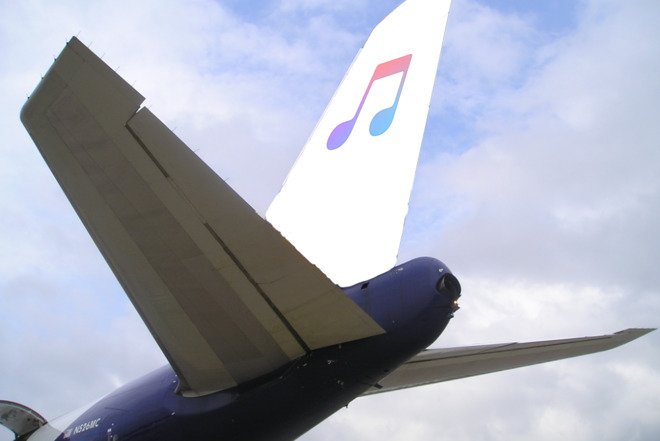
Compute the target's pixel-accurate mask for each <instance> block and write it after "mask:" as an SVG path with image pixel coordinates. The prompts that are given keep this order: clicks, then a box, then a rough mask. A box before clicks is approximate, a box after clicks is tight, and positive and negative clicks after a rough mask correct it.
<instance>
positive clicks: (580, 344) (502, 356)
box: [364, 329, 653, 395]
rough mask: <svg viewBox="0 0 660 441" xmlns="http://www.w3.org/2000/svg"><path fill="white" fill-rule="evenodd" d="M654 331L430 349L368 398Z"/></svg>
mask: <svg viewBox="0 0 660 441" xmlns="http://www.w3.org/2000/svg"><path fill="white" fill-rule="evenodd" d="M651 331H653V329H626V330H625V331H620V332H616V333H614V334H608V335H602V336H597V337H583V338H571V339H564V340H548V341H539V342H532V343H502V344H493V345H485V346H467V347H459V348H448V349H431V350H426V351H422V352H420V353H419V354H417V355H416V356H415V357H413V358H412V359H410V360H409V361H407V362H406V363H405V364H403V365H402V366H400V367H399V368H398V369H397V370H395V371H394V372H392V373H391V374H390V375H388V376H387V377H385V378H384V379H383V380H382V381H380V382H379V385H380V386H382V387H381V388H371V389H369V390H368V391H367V392H366V393H365V394H364V395H370V394H376V393H381V392H390V391H393V390H399V389H406V388H409V387H415V386H422V385H424V384H432V383H439V382H442V381H448V380H455V379H458V378H465V377H472V376H475V375H481V374H487V373H490V372H499V371H503V370H507V369H513V368H517V367H522V366H530V365H533V364H539V363H545V362H548V361H554V360H561V359H563V358H570V357H576V356H578V355H585V354H591V353H594V352H600V351H606V350H608V349H612V348H615V347H617V346H621V345H623V344H625V343H628V342H630V341H632V340H635V339H636V338H639V337H641V336H643V335H645V334H648V333H649V332H651Z"/></svg>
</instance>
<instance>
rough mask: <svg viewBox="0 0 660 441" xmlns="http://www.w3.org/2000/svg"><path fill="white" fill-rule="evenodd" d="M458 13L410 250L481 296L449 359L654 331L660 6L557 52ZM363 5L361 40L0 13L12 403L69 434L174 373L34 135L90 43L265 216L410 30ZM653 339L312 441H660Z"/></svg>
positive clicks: (492, 11)
mask: <svg viewBox="0 0 660 441" xmlns="http://www.w3.org/2000/svg"><path fill="white" fill-rule="evenodd" d="M393 3H396V2H393ZM454 3H455V4H454V12H453V13H452V15H450V21H449V26H448V29H447V34H446V46H445V49H444V53H443V57H442V61H441V73H440V76H439V79H438V83H437V84H436V91H435V97H434V101H433V105H432V109H431V111H432V115H431V120H430V122H429V127H428V129H427V132H428V133H427V140H426V141H425V146H424V149H425V153H423V156H422V163H421V164H420V171H419V176H418V180H417V184H416V187H415V190H414V194H413V201H412V205H411V211H410V214H409V216H408V224H407V232H406V236H405V238H404V242H403V246H402V250H401V255H402V257H414V256H416V255H420V254H430V255H434V256H437V257H439V258H441V259H442V260H444V261H445V262H446V263H447V264H448V265H449V266H450V267H451V268H452V269H454V271H456V272H457V274H458V276H459V278H460V279H461V281H462V284H463V287H464V298H463V300H462V304H463V309H462V310H460V311H459V313H458V314H457V317H456V319H455V320H454V321H453V322H452V323H451V324H450V326H449V327H448V329H447V331H446V332H445V335H443V336H442V338H441V340H440V341H438V342H437V343H436V345H437V346H444V345H462V344H476V343H480V342H486V341H489V342H496V341H507V340H528V339H545V338H555V337H570V336H577V335H586V334H597V333H601V332H611V331H616V330H618V329H619V328H623V327H628V326H657V317H658V314H659V313H660V300H659V297H660V296H658V288H657V287H658V286H659V283H658V282H660V280H658V272H657V270H656V269H655V262H656V261H658V260H659V259H658V257H659V256H658V250H659V249H660V246H659V245H660V243H658V240H659V239H658V238H659V237H660V236H659V235H658V234H657V225H659V224H660V216H659V213H658V203H657V201H658V200H659V197H660V194H659V192H660V185H659V180H660V178H658V176H660V170H658V167H659V164H660V158H658V149H657V140H658V139H660V136H658V135H660V134H659V133H658V130H660V129H658V124H657V121H658V120H660V118H659V117H660V115H659V113H660V107H659V106H658V104H657V103H658V102H660V99H659V98H660V96H659V95H660V81H659V80H658V77H657V72H658V70H659V69H658V67H660V66H658V63H659V61H658V60H660V57H658V55H659V54H660V47H659V45H660V43H659V42H660V39H659V38H658V31H657V30H656V23H657V21H658V19H659V18H660V11H658V5H657V4H656V2H653V1H630V2H625V3H621V2H614V1H605V0H603V1H596V0H592V1H588V2H583V3H582V6H581V7H579V8H578V9H577V10H578V11H579V14H580V15H579V16H578V17H577V18H576V20H575V26H572V27H565V28H563V35H549V34H546V33H544V32H543V31H542V30H539V29H537V28H535V27H534V20H539V19H540V20H542V17H541V18H539V17H533V19H531V18H529V16H528V15H507V14H502V13H501V12H499V11H498V9H497V4H494V5H491V6H489V7H485V6H483V5H479V4H475V3H473V2H470V1H463V2H461V1H459V0H455V1H454ZM287 5H289V6H290V7H291V8H292V9H291V10H290V12H289V14H291V15H287V11H286V7H285V6H287ZM335 5H336V4H335ZM342 5H343V3H342V4H341V5H339V6H342ZM365 5H366V6H363V5H358V6H357V7H356V8H357V9H356V11H358V12H356V13H355V14H354V15H355V17H353V18H351V20H354V21H350V20H348V19H346V15H342V14H346V11H345V10H344V12H342V11H341V10H337V11H335V10H333V8H332V7H330V6H327V5H326V6H324V4H321V3H318V4H316V5H315V6H314V7H313V8H311V9H310V10H306V11H305V14H306V15H305V20H300V21H295V20H298V17H300V16H299V15H296V14H297V12H296V10H297V9H296V8H298V9H299V8H300V7H302V6H301V5H300V4H299V3H296V2H290V3H285V4H283V7H282V8H281V10H279V11H276V12H275V13H273V15H272V16H271V17H270V19H272V20H273V21H272V22H267V21H266V20H264V21H266V22H265V23H259V25H255V24H254V23H251V22H249V21H246V20H244V19H243V18H241V17H240V16H239V15H237V14H236V13H233V12H230V11H229V10H228V9H227V8H225V7H223V4H222V2H218V3H215V4H213V3H211V2H206V1H202V0H197V1H194V2H187V3H186V4H177V3H176V2H171V3H165V4H164V3H163V2H142V3H139V4H135V3H126V2H94V3H83V4H79V3H77V2H73V1H69V2H58V3H53V2H20V3H19V2H13V3H10V2H5V3H2V4H1V6H0V55H1V56H2V59H3V60H5V61H6V62H3V63H0V92H1V95H2V96H3V99H2V100H1V102H0V131H1V132H2V133H3V137H4V142H3V145H2V147H0V202H1V203H2V206H3V209H4V215H3V216H2V217H0V243H1V244H2V249H3V250H4V252H3V253H0V299H1V300H2V302H3V308H2V310H1V311H2V312H0V322H1V323H3V325H2V326H0V347H2V348H3V358H2V360H3V361H2V363H0V378H2V379H3V380H2V382H1V383H0V384H2V386H3V387H2V388H1V389H2V391H3V392H2V393H3V396H0V399H14V400H17V401H20V402H23V403H25V404H26V405H29V406H34V407H35V409H36V410H38V411H40V412H43V413H44V414H45V415H46V416H47V417H54V416H56V415H57V414H59V413H62V412H64V411H67V410H69V409H70V408H74V407H76V406H78V405H80V404H84V402H85V401H87V400H89V399H92V398H95V397H96V396H98V395H100V394H102V393H105V392H107V391H109V390H111V389H112V388H113V387H115V386H116V385H117V383H119V382H124V381H127V380H128V379H130V378H133V377H137V376H138V375H139V374H140V373H142V372H146V371H148V370H149V369H150V368H153V367H157V366H158V365H159V364H160V363H163V359H162V356H161V355H160V353H159V351H158V349H157V347H156V345H155V343H154V342H153V341H152V339H151V338H150V337H149V335H148V333H147V332H146V330H145V329H144V327H143V325H142V324H141V322H140V320H139V318H138V317H137V314H136V313H135V312H134V311H133V310H132V307H131V306H130V304H129V303H128V301H127V300H126V299H125V297H124V296H123V293H122V292H121V289H120V288H119V286H118V285H117V284H116V282H115V281H114V280H113V276H112V275H111V273H110V272H109V270H108V269H107V267H106V266H105V264H104V262H103V261H102V259H101V258H100V256H99V254H98V252H97V251H96V250H95V249H94V246H93V244H92V243H91V241H90V240H89V238H88V237H87V234H86V232H85V231H84V229H83V228H82V226H81V225H80V222H79V221H78V220H77V219H76V218H75V214H73V213H72V210H71V209H70V208H69V206H68V205H67V202H66V200H65V199H64V197H63V196H62V195H61V193H60V190H59V188H58V187H57V185H56V183H55V182H54V180H53V179H52V177H50V175H49V172H48V170H47V169H46V167H44V164H43V161H42V160H41V159H40V158H39V157H38V153H37V152H36V149H35V148H34V147H33V146H32V145H31V141H30V140H29V138H28V137H27V135H26V134H25V132H24V130H23V128H22V127H21V126H20V123H19V121H18V110H19V108H20V106H21V105H22V103H23V102H24V100H25V95H26V93H29V92H30V91H31V90H32V89H33V88H34V86H35V85H36V84H37V82H38V81H39V75H41V74H42V73H43V72H45V70H46V69H47V67H48V66H49V64H50V63H51V62H52V57H53V56H54V55H56V54H57V53H58V52H59V50H61V48H62V47H63V46H64V43H65V41H66V40H67V39H68V38H69V37H70V35H72V34H75V33H77V32H80V38H81V39H82V40H83V41H84V42H86V43H91V45H92V49H93V50H95V51H97V52H98V53H99V54H104V53H105V54H106V56H105V59H106V60H108V62H109V63H110V65H111V66H113V67H119V72H120V74H122V75H123V76H125V78H126V79H127V80H128V81H129V82H131V83H133V82H134V83H135V86H136V87H137V88H138V90H140V91H141V92H142V93H143V94H144V95H145V96H146V97H147V103H148V104H149V105H151V106H152V110H153V111H154V112H155V113H156V114H157V115H158V116H160V117H161V118H162V119H163V120H165V121H166V123H167V124H169V125H170V126H171V127H176V128H177V129H176V132H177V133H178V134H179V135H180V136H182V137H183V138H184V140H185V141H186V142H188V143H189V144H190V145H191V147H193V149H199V154H200V156H202V157H203V158H204V159H205V160H207V161H208V162H209V163H211V165H212V166H213V167H214V168H215V169H216V170H217V171H219V173H220V174H221V175H222V176H223V177H226V178H229V183H230V184H232V185H233V186H235V188H237V189H238V190H239V191H240V192H241V193H242V194H243V195H245V197H246V198H247V199H248V201H250V202H251V203H252V204H253V205H255V206H256V207H257V208H258V209H260V210H261V211H262V212H263V209H264V208H265V207H266V206H267V204H268V202H269V200H270V199H271V197H272V195H274V193H275V192H276V191H277V190H278V186H279V184H280V182H281V180H282V179H283V178H284V176H285V174H286V172H287V169H288V166H289V165H290V164H291V163H292V162H293V160H294V159H295V157H296V155H297V153H298V150H299V148H300V147H301V146H302V144H303V143H304V141H305V139H306V137H307V136H308V134H309V132H310V131H311V129H312V128H313V125H314V122H315V120H316V119H317V118H318V116H319V115H320V113H321V111H322V109H323V105H324V104H325V102H326V101H327V100H328V99H329V98H330V96H331V94H332V92H333V88H334V87H335V86H336V85H337V84H338V83H339V81H340V79H341V75H342V74H343V71H344V70H345V68H346V67H348V64H349V63H350V60H351V59H352V57H353V54H354V52H355V50H357V48H358V47H359V46H360V45H361V43H362V42H363V41H364V39H365V38H366V33H368V31H369V28H370V27H371V26H373V25H375V24H376V21H377V19H376V18H374V17H373V16H372V15H370V14H375V12H373V11H376V10H381V9H382V10H383V11H384V9H386V8H389V7H390V6H393V5H389V4H387V5H385V4H383V3H381V2H371V3H365ZM342 7H343V6H342ZM298 12H299V11H298ZM335 14H336V15H335ZM358 15H360V17H362V18H359V17H358ZM364 17H368V19H367V18H364ZM294 18H295V20H294ZM378 18H380V17H378ZM275 20H277V21H275ZM342 20H344V21H342ZM361 20H363V21H364V22H365V23H366V22H367V21H369V20H371V21H369V23H368V26H366V25H365V26H362V25H363V22H362V21H361ZM356 29H360V31H359V32H357V31H356ZM462 141H467V144H465V145H464V144H462ZM53 322H55V323H54V324H53ZM655 334H657V332H656V333H653V334H651V335H648V336H646V337H644V338H643V339H641V340H639V341H637V342H634V343H632V344H630V345H628V346H626V347H623V348H619V349H617V350H616V352H610V353H604V354H601V355H595V356H590V357H585V358H581V359H575V360H569V361H565V362H560V363H553V364H549V365H544V366H539V367H533V368H528V369H523V370H518V371H512V372H508V373H501V374H495V375H492V376H484V377H481V378H474V379H468V380H462V381H457V382H452V383H446V384H441V385H436V386H432V387H428V388H421V389H419V390H415V391H407V392H397V393H393V394H390V395H383V396H376V397H372V398H365V399H360V400H357V401H356V402H354V403H352V404H351V405H350V406H349V408H348V409H345V410H342V411H340V412H339V413H338V414H337V415H336V416H334V417H333V418H331V419H330V420H329V421H327V422H325V423H323V424H322V425H320V426H319V427H318V428H316V429H314V430H313V431H312V432H310V433H309V434H307V435H305V436H304V437H303V438H302V439H306V440H310V441H311V440H322V439H330V437H332V438H333V439H335V438H338V437H339V438H345V439H364V440H369V439H383V438H387V439H411V438H412V437H419V438H428V439H436V438H437V439H457V440H460V439H480V438H486V439H507V440H509V439H547V438H550V437H552V438H557V436H561V435H562V434H565V431H566V430H568V429H571V432H570V433H569V434H568V435H567V436H568V437H570V438H576V437H580V438H581V439H585V440H591V439H594V440H595V439H599V440H609V439H622V438H624V439H625V438H630V439H649V440H650V439H654V437H655V436H657V433H658V431H660V427H658V421H660V418H659V416H660V414H659V413H658V409H660V403H659V402H658V397H659V396H660V390H659V389H660V386H659V385H660V378H658V375H657V369H656V368H655V366H657V365H658V363H659V362H660V360H659V357H660V354H659V353H658V351H657V347H658V344H659V340H658V339H659V337H658V336H656V335H655ZM7 435H8V434H7ZM338 435H340V436H338ZM0 439H3V440H4V439H9V438H8V437H5V438H2V435H0Z"/></svg>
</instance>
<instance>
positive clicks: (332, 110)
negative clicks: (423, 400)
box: [0, 0, 651, 441]
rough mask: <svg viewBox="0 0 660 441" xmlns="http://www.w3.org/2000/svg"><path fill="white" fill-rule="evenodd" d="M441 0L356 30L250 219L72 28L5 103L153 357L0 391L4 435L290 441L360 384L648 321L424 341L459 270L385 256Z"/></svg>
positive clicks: (381, 387) (401, 383)
mask: <svg viewBox="0 0 660 441" xmlns="http://www.w3.org/2000/svg"><path fill="white" fill-rule="evenodd" d="M449 3H450V2H449V1H428V0H407V1H406V2H404V3H403V4H402V5H401V6H399V7H398V8H397V9H396V10H395V11H394V12H392V13H391V14H390V15H389V16H388V17H386V19H385V20H384V21H383V22H381V24H379V25H378V26H377V27H376V28H375V29H374V31H373V32H372V34H371V36H370V37H369V39H368V40H367V42H366V43H365V45H364V47H363V49H362V50H361V51H360V53H359V54H358V56H357V57H356V59H355V61H354V62H353V64H352V66H351V68H350V69H349V71H348V73H347V75H346V77H345V78H344V80H343V81H342V83H341V84H340V86H339V89H338V90H337V92H336V94H335V96H334V97H333V98H332V100H331V102H330V104H329V106H328V108H327V109H326V112H325V113H324V115H323V116H322V118H321V120H320V121H319V123H318V125H317V127H316V128H315V130H314V132H313V133H312V135H311V137H310V139H309V141H308V142H307V144H306V146H305V147H304V149H303V152H302V153H301V155H300V157H299V158H298V160H297V161H296V163H295V165H294V167H293V168H292V170H291V172H290V174H289V176H288V177H287V180H286V182H285V184H284V185H283V187H282V190H281V192H280V193H279V194H278V196H277V197H276V199H275V200H274V202H273V204H272V205H271V207H270V209H269V210H268V212H267V220H264V219H262V218H261V216H259V215H258V214H257V213H255V211H254V210H253V209H252V208H251V207H250V206H249V205H248V204H247V203H246V202H245V201H243V199H242V198H241V197H240V196H239V195H238V194H236V193H235V192H234V191H233V190H232V189H231V188H230V187H229V186H228V185H227V184H226V183H225V182H224V181H223V180H222V179H221V178H219V177H218V176H217V175H216V174H215V173H214V172H213V171H212V170H211V169H210V168H209V167H208V166H206V165H205V164H204V163H203V162H202V161H201V160H200V159H199V158H198V157H197V156H196V155H195V154H194V153H193V152H192V151H191V150H190V149H189V148H188V147H187V146H185V145H184V144H183V143H182V142H181V141H180V140H179V139H178V138H177V137H176V136H175V135H174V134H172V132H171V131H170V130H169V129H167V128H166V127H165V125H164V124H162V123H161V122H160V121H159V120H158V119H157V118H156V117H155V116H154V115H153V114H152V113H151V112H150V111H149V110H148V109H146V108H144V107H141V103H142V102H143V97H142V96H141V95H140V94H139V93H138V92H137V91H135V90H134V89H133V88H132V87H131V86H129V85H128V84H127V83H126V82H125V81H124V80H123V79H122V78H121V77H119V76H118V75H117V74H116V73H115V72H114V71H113V70H112V69H110V68H109V67H108V66H107V65H105V64H104V63H103V62H102V61H101V60H100V59H99V58H98V57H97V56H96V55H94V54H93V53H92V52H91V51H90V50H89V49H88V48H86V47H85V46H84V45H83V44H82V43H81V42H80V41H79V40H78V39H77V38H75V37H74V38H72V39H71V40H70V41H69V43H68V44H67V46H66V47H65V48H64V50H63V51H62V53H61V54H60V55H59V56H58V58H57V60H56V61H55V63H54V64H53V66H52V67H51V69H50V70H49V72H48V73H47V74H46V75H45V76H44V78H43V80H42V81H41V83H40V84H39V85H38V86H37V89H36V90H35V91H34V93H33V94H32V95H31V96H30V98H29V99H28V102H27V103H26V104H25V106H24V107H23V109H22V111H21V119H22V121H23V123H24V125H25V126H26V129H27V130H28V132H29V134H30V136H31V137H32V138H33V140H34V142H35V144H36V145H37V147H38V149H39V150H40V152H41V154H42V155H43V157H44V159H45V160H46V162H47V164H48V165H49V167H50V169H51V171H52V172H53V174H54V175H55V177H56V178H57V180H58V182H59V183H60V185H61V186H62V188H63V190H64V192H65V194H66V195H67V197H68V198H69V200H70V202H71V203H72V205H73V207H74V209H75V210H76V212H77V213H78V215H79V216H80V218H81V220H82V222H83V223H84V225H85V227H86V228H87V229H88V231H89V233H90V235H91V236H92V238H93V239H94V241H95V243H96V245H97V246H98V248H99V249H100V251H101V253H102V254H103V256H104V257H105V259H106V260H107V262H108V264H109V266H110V267H111V269H112V270H113V272H114V274H115V275H116V277H117V279H118V280H119V282H120V284H121V285H122V287H123V288H124V290H125V291H126V293H127V295H128V297H129V299H130V300H131V301H132V303H133V304H134V306H135V307H136V309H137V311H138V312H139V314H140V316H141V317H142V318H143V320H144V322H145V324H146V325H147V327H148V328H149V330H150V331H151V333H152V334H153V336H154V338H155V340H156V341H157V343H158V344H159V346H160V347H161V349H162V350H163V353H164V354H165V356H166V358H167V359H168V361H169V365H167V366H164V367H162V368H160V369H158V370H156V371H154V372H152V373H150V374H147V375H146V376H144V377H142V378H140V379H138V380H136V381H134V382H132V383H129V384H126V385H125V386H123V387H121V388H119V389H118V390H116V391H114V392H112V393H110V394H109V395H107V396H105V397H103V398H101V399H100V400H98V401H96V402H94V403H91V404H90V405H89V406H87V407H85V408H83V409H79V410H78V411H75V412H73V413H71V414H68V415H65V416H64V417H61V418H57V419H53V420H51V421H46V419H45V418H43V417H42V416H41V415H39V414H38V413H37V412H35V411H34V410H31V409H30V408H28V407H26V406H23V405H21V404H18V403H12V402H8V401H2V402H0V423H2V424H4V425H5V426H6V427H8V428H9V429H10V430H12V431H13V432H14V434H15V435H16V439H20V440H26V439H30V440H55V439H58V440H65V439H75V440H101V439H103V440H113V441H114V440H126V439H136V440H150V439H161V440H169V439H216V438H221V439H226V440H232V439H236V440H238V439H240V440H246V439H248V440H259V439H269V440H290V439H295V438H297V437H299V436H300V435H302V434H303V433H305V432H306V431H308V430H309V429H310V428H312V427H314V426H315V425H317V424H318V423H320V422H321V421H323V420H324V419H325V418H327V417H328V416H329V415H331V414H333V413H334V412H336V411H337V410H338V409H340V408H341V407H344V406H346V405H347V404H348V403H350V402H351V401H352V400H354V399H355V398H357V397H359V396H364V395H371V394H377V393H384V392H387V391H392V390H398V389H402V388H408V387H414V386H419V385H424V384H430V383H435V382H440V381H447V380H451V379H458V378H464V377H469V376H473V375H480V374H484V373H488V372H496V371H500V370H504V369H511V368H515V367H520V366H525V365H530V364H536V363H542V362H546V361H552V360H557V359H561V358H566V357H572V356H576V355H582V354H588V353H592V352H598V351H602V350H606V349H611V348H614V347H616V346H619V345H621V344H624V343H627V342H629V341H631V340H633V339H635V338H638V337H640V336H642V335H644V334H646V333H648V332H650V331H651V330H649V329H628V330H625V331H621V332H618V333H614V334H610V335H603V336H597V337H585V338H575V339H566V340H554V341H545V342H532V343H513V344H496V345H482V346H471V347H459V348H448V349H431V350H427V349H426V348H427V347H428V346H429V345H430V344H431V343H432V342H434V341H435V340H436V339H437V338H438V336H439V335H440V334H441V333H442V332H443V331H444V329H445V327H446V326H447V325H448V323H449V321H450V320H451V318H452V317H453V315H454V313H456V311H457V309H458V298H459V297H460V295H461V287H460V283H459V282H458V279H457V278H456V277H455V276H454V275H453V273H452V272H451V271H450V270H449V268H448V267H447V266H446V265H445V264H444V263H442V262H440V261H439V260H437V259H433V258H428V257H424V258H418V259H414V260H412V261H410V262H406V263H403V264H401V265H396V254H397V251H398V243H399V241H400V236H401V231H402V228H403V221H404V218H405V214H406V209H407V203H408V202H407V201H408V197H409V194H410V189H411V187H412V180H413V178H414V174H415V167H416V162H417V157H418V155H419V149H420V146H421V139H422V136H423V131H424V126H425V122H426V114H427V111H428V103H429V100H430V96H431V90H432V87H433V81H434V78H435V72H436V69H437V64H438V59H439V56H440V49H441V46H442V37H443V34H444V29H445V24H446V19H447V14H448V11H449ZM340 286H342V287H343V288H341V287H340Z"/></svg>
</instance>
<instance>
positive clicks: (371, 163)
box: [267, 0, 450, 286]
mask: <svg viewBox="0 0 660 441" xmlns="http://www.w3.org/2000/svg"><path fill="white" fill-rule="evenodd" d="M449 5H450V0H408V1H406V2H404V3H403V4H402V5H400V6H399V7H398V8H397V9H396V10H394V11H393V12H392V13H391V14H390V15H388V16H387V17H386V18H385V19H384V20H383V21H382V22H381V23H380V24H379V25H378V26H377V27H376V28H375V29H374V30H373V32H372V33H371V35H370V36H369V39H368V40H367V42H366V43H365V45H364V47H363V48H362V50H361V51H360V53H359V54H358V56H357V57H356V59H355V60H354V62H353V64H352V65H351V68H350V69H349V71H348V73H347V74H346V76H345V77H344V79H343V81H342V82H341V84H340V86H339V88H338V89H337V91H336V93H335V95H334V97H333V98H332V100H331V102H330V104H329V105H328V107H327V108H326V110H325V113H324V114H323V117H322V118H321V120H320V121H319V123H318V124H317V126H316V128H315V130H314V132H313V133H312V135H311V137H310V139H309V140H308V141H307V144H306V145H305V148H304V149H303V152H302V153H301V155H300V157H299V158H298V160H297V162H296V164H295V165H294V167H293V168H292V170H291V171H290V173H289V176H288V177H287V179H286V181H285V183H284V186H283V187H282V190H281V191H280V193H279V194H278V195H277V197H276V198H275V200H274V201H273V203H272V204H271V206H270V208H269V210H268V212H267V218H268V220H269V221H270V222H271V223H272V224H273V225H274V226H275V227H276V228H277V229H279V230H280V231H281V232H282V234H284V236H285V237H286V238H287V239H288V240H289V241H290V242H291V243H293V244H294V245H295V246H296V248H298V250H299V251H300V252H301V253H302V254H304V255H305V257H307V258H308V259H309V260H310V261H311V262H312V263H314V264H316V265H317V266H318V267H319V268H320V269H321V270H322V271H323V272H325V273H326V275H327V276H329V277H330V278H331V279H332V280H333V281H334V282H335V283H338V284H340V285H343V286H347V285H350V284H353V283H357V282H359V281H362V280H366V279H368V278H371V277H373V276H375V275H378V274H380V273H382V272H384V271H386V270H388V269H390V268H391V267H392V266H393V265H394V264H395V263H396V256H397V253H398V249H399V242H400V240H401V233H402V231H403V222H404V219H405V216H406V213H407V211H408V200H409V197H410V192H411V190H412V185H413V179H414V175H415V169H416V167H417V158H418V156H419V149H420V146H421V143H422V136H423V133H424V127H425V125H426V118H427V115H428V108H429V102H430V99H431V93H432V90H433V82H434V80H435V75H436V71H437V66H438V59H439V57H440V48H441V46H442V39H443V35H444V31H445V26H446V23H447V15H448V12H449Z"/></svg>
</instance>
